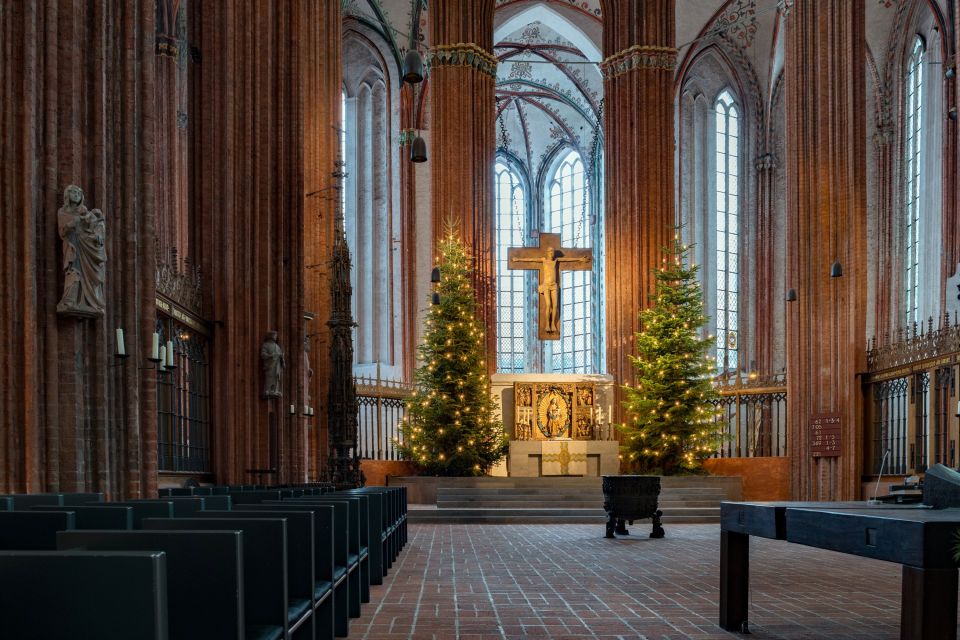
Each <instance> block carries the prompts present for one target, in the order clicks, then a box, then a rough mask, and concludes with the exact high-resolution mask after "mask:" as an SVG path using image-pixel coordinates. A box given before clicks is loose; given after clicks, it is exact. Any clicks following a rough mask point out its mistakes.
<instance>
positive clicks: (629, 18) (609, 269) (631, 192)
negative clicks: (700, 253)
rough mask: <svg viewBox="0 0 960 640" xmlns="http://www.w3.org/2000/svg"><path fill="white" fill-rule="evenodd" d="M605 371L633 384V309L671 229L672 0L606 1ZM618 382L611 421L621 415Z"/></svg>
mask: <svg viewBox="0 0 960 640" xmlns="http://www.w3.org/2000/svg"><path fill="white" fill-rule="evenodd" d="M601 5H602V8H603V20H604V29H603V54H604V57H605V59H604V62H603V64H602V65H601V71H602V72H603V76H604V132H605V141H606V146H605V149H604V163H605V183H604V188H605V199H606V260H607V263H606V282H607V286H606V297H607V300H606V304H607V370H608V371H609V372H610V373H611V374H612V375H613V376H614V378H615V379H616V381H617V383H618V384H630V383H632V382H633V379H634V374H633V366H632V365H631V363H630V361H629V360H628V356H629V355H630V354H631V353H633V351H634V334H635V333H636V332H637V330H638V329H639V313H640V310H641V309H644V308H646V307H647V306H649V304H650V301H649V300H650V297H651V294H652V293H653V289H654V277H653V270H654V269H655V268H656V267H657V265H659V264H660V262H661V260H662V258H663V254H662V252H661V248H662V247H664V246H666V245H669V244H670V242H671V239H672V235H673V227H674V219H675V217H674V166H673V165H674V122H673V120H674V111H673V109H674V105H673V98H674V84H673V72H674V68H675V67H676V59H677V50H676V48H675V47H676V34H675V17H674V0H647V1H645V2H635V1H632V0H605V1H604V2H601ZM621 401H622V393H621V391H620V389H619V387H616V402H615V408H616V411H617V415H616V416H615V418H614V419H615V420H617V421H620V420H622V419H623V408H622V406H621Z"/></svg>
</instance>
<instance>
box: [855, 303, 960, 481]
mask: <svg viewBox="0 0 960 640" xmlns="http://www.w3.org/2000/svg"><path fill="white" fill-rule="evenodd" d="M868 346H869V348H868V351H867V368H868V371H867V373H866V374H865V375H864V376H863V390H864V410H865V413H866V415H865V419H864V428H865V429H866V433H865V434H864V436H865V437H864V443H865V446H864V469H865V473H867V474H872V475H877V474H879V473H880V470H881V466H883V473H884V474H887V473H890V474H894V475H905V474H911V473H923V472H924V471H925V470H926V469H927V467H928V466H930V465H931V464H936V463H942V464H945V465H948V466H950V467H956V466H957V452H956V448H957V440H958V436H960V423H958V420H957V416H956V414H957V413H960V406H958V404H957V385H956V381H957V375H958V367H960V325H958V324H957V321H956V318H954V320H953V322H951V319H950V316H949V315H945V316H943V317H942V318H941V319H940V320H939V321H938V322H937V326H936V328H934V320H933V318H929V319H928V320H927V322H926V323H921V324H914V325H913V326H912V327H910V328H909V329H906V330H904V329H901V330H899V331H898V332H897V335H896V336H894V337H892V338H891V337H890V336H887V337H886V338H885V339H884V341H883V343H882V344H878V343H877V340H876V338H874V339H873V340H872V341H871V343H870V345H868ZM884 457H886V458H887V460H886V462H884Z"/></svg>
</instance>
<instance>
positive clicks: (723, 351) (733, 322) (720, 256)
mask: <svg viewBox="0 0 960 640" xmlns="http://www.w3.org/2000/svg"><path fill="white" fill-rule="evenodd" d="M714 112H715V114H716V135H717V153H716V183H717V200H716V202H717V257H716V265H717V308H716V313H715V315H714V317H715V319H716V323H717V333H716V347H717V371H718V372H719V373H722V372H724V371H733V370H736V369H737V365H738V359H737V355H738V351H739V344H738V341H739V339H740V331H739V327H740V324H739V320H738V314H739V304H738V302H739V291H740V276H739V271H740V269H739V264H738V263H739V256H740V246H739V239H740V234H739V231H740V223H739V206H738V205H739V197H740V196H739V180H740V177H739V173H740V171H739V167H740V151H739V140H740V131H739V124H740V123H739V114H738V111H737V105H736V103H735V102H734V100H733V96H732V95H731V94H730V92H729V91H726V90H725V91H723V92H721V93H720V95H719V96H717V101H716V103H715V104H714Z"/></svg>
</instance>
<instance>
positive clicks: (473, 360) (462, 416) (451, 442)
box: [397, 225, 508, 476]
mask: <svg viewBox="0 0 960 640" xmlns="http://www.w3.org/2000/svg"><path fill="white" fill-rule="evenodd" d="M456 235H457V234H456V232H455V229H453V228H452V227H451V226H450V225H448V227H447V233H446V234H445V237H444V238H443V239H442V240H441V241H440V243H439V246H438V249H439V255H440V264H439V265H438V268H439V271H440V282H439V283H438V284H437V288H436V292H435V293H434V299H433V304H432V305H431V307H430V310H429V312H428V314H427V319H426V330H425V332H424V333H425V335H424V338H423V343H422V344H421V345H420V349H419V354H420V361H421V363H422V365H421V366H420V367H419V368H418V369H417V371H416V377H415V381H416V390H415V391H414V392H413V395H412V396H411V398H410V400H409V401H408V402H407V405H406V412H405V416H404V419H403V421H402V422H401V424H400V434H401V440H400V441H399V442H397V448H398V449H399V451H400V452H401V453H402V454H403V455H404V457H405V458H407V459H408V460H412V461H414V462H416V463H417V464H418V465H419V466H420V468H421V471H422V472H423V473H424V474H427V475H439V476H479V475H483V474H485V473H486V472H487V470H488V469H490V467H492V466H493V465H495V464H496V463H497V462H499V461H500V460H502V459H503V457H504V455H506V451H507V447H508V442H507V438H506V435H505V434H504V431H503V425H502V424H501V422H500V419H499V416H498V411H497V406H496V403H495V402H494V399H493V397H492V396H491V395H490V378H489V376H488V375H487V364H486V346H485V345H486V343H485V341H484V337H483V326H482V325H481V323H480V321H479V320H478V318H477V303H476V299H475V297H474V291H473V286H472V284H471V281H470V274H471V270H472V265H471V262H472V261H471V258H470V255H469V253H468V252H467V249H466V247H464V245H463V243H462V242H461V241H460V240H459V239H458V238H457V237H456ZM437 298H439V300H438V299H437Z"/></svg>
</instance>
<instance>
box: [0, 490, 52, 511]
mask: <svg viewBox="0 0 960 640" xmlns="http://www.w3.org/2000/svg"><path fill="white" fill-rule="evenodd" d="M0 498H8V499H9V502H8V504H10V505H12V506H11V508H10V509H8V511H21V510H23V509H29V508H30V507H32V506H34V505H37V504H52V505H56V506H61V507H62V506H63V495H62V494H59V493H10V494H6V495H0Z"/></svg>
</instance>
